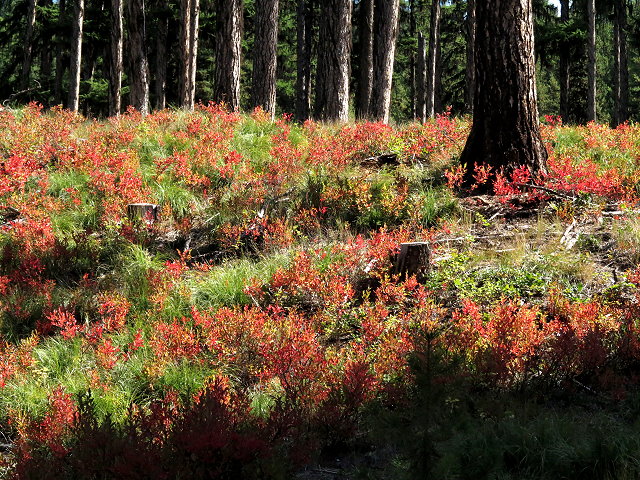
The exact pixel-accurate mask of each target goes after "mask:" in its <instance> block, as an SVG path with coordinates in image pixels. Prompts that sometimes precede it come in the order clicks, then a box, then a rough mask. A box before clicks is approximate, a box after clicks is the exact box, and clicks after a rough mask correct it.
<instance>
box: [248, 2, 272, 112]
mask: <svg viewBox="0 0 640 480" xmlns="http://www.w3.org/2000/svg"><path fill="white" fill-rule="evenodd" d="M256 19H257V20H258V22H257V25H256V34H255V45H254V48H253V75H252V80H251V104H252V105H253V106H254V107H262V108H263V110H264V111H265V112H268V113H269V114H270V115H271V117H272V118H273V116H274V115H275V113H276V66H277V48H278V0H256Z"/></svg>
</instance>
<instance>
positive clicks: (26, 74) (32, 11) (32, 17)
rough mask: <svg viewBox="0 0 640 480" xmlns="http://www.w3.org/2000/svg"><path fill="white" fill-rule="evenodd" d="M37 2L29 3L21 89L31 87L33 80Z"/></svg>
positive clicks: (29, 1) (31, 0) (34, 0)
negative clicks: (31, 79)
mask: <svg viewBox="0 0 640 480" xmlns="http://www.w3.org/2000/svg"><path fill="white" fill-rule="evenodd" d="M37 3H38V2H37V0H28V2H27V28H26V30H25V34H24V60H23V61H22V75H21V77H20V88H21V89H25V88H27V87H28V86H29V80H30V78H31V63H32V60H33V32H34V30H35V26H36V7H37Z"/></svg>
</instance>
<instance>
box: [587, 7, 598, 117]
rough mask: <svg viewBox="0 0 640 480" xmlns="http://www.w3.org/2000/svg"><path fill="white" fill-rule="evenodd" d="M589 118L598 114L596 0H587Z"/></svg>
mask: <svg viewBox="0 0 640 480" xmlns="http://www.w3.org/2000/svg"><path fill="white" fill-rule="evenodd" d="M587 59H588V66H587V120H588V121H593V122H595V121H596V120H597V114H596V0H587Z"/></svg>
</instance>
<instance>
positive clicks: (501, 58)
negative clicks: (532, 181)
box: [460, 0, 547, 189]
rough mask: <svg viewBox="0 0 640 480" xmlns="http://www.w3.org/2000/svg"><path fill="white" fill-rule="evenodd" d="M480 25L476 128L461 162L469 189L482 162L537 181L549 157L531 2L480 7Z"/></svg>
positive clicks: (500, 0)
mask: <svg viewBox="0 0 640 480" xmlns="http://www.w3.org/2000/svg"><path fill="white" fill-rule="evenodd" d="M476 21H477V37H476V44H475V55H474V56H475V62H476V89H475V95H474V115H473V125H472V127H471V132H470V133H469V137H468V139H467V143H466V145H465V147H464V150H463V152H462V155H461V157H460V162H461V163H462V164H463V165H465V166H466V170H465V184H466V186H467V187H469V186H471V185H473V183H474V182H475V179H474V173H475V167H476V164H477V163H482V164H483V165H485V166H488V167H490V168H491V169H492V170H491V171H492V174H493V175H495V174H496V173H499V172H503V173H504V174H509V173H511V171H512V170H513V169H514V168H516V167H519V166H526V167H528V168H529V170H530V172H531V174H532V175H533V176H534V178H535V176H537V175H538V174H541V173H544V172H545V171H546V160H547V153H546V149H545V146H544V144H543V143H542V138H541V137H540V129H539V124H538V122H539V120H538V106H537V95H536V84H535V75H536V68H535V61H534V55H533V52H534V48H533V46H534V40H533V14H532V9H531V0H486V1H485V2H478V3H477V4H476ZM490 183H491V182H489V184H485V185H484V186H483V188H485V189H489V187H490Z"/></svg>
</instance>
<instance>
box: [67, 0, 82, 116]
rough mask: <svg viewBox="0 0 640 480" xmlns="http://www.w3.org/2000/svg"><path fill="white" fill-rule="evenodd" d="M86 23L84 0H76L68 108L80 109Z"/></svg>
mask: <svg viewBox="0 0 640 480" xmlns="http://www.w3.org/2000/svg"><path fill="white" fill-rule="evenodd" d="M83 24H84V0H75V8H74V15H73V36H72V38H71V66H70V71H69V101H68V105H67V106H68V108H69V110H72V111H74V112H75V111H78V107H79V103H80V68H81V65H82V27H83Z"/></svg>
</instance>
